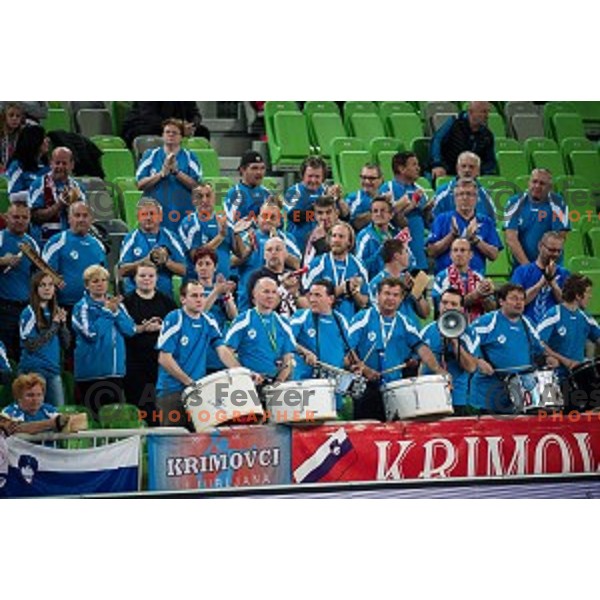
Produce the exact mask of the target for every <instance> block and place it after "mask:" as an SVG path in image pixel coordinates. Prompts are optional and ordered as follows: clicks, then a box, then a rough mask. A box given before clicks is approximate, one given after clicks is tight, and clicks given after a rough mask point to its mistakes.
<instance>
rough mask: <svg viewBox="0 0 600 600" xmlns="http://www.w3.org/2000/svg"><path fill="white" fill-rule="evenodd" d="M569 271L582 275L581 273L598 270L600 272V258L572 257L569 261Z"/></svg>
mask: <svg viewBox="0 0 600 600" xmlns="http://www.w3.org/2000/svg"><path fill="white" fill-rule="evenodd" d="M569 235H570V234H569ZM567 269H568V270H569V271H571V273H580V272H581V271H590V270H597V269H598V270H600V257H598V256H586V255H581V256H572V257H571V258H570V259H569V260H568V261H567Z"/></svg>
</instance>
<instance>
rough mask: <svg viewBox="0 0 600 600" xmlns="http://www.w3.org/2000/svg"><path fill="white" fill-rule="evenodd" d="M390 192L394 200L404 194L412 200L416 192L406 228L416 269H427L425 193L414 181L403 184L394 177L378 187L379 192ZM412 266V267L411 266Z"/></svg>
mask: <svg viewBox="0 0 600 600" xmlns="http://www.w3.org/2000/svg"><path fill="white" fill-rule="evenodd" d="M390 192H391V194H392V197H393V200H394V202H396V201H397V200H400V198H402V196H404V195H405V194H407V195H408V197H409V198H410V199H411V200H412V199H413V198H414V197H415V193H417V194H418V199H419V201H418V202H417V206H416V208H414V209H413V210H411V211H410V212H407V213H406V220H407V221H408V228H409V229H410V235H411V238H412V239H411V241H410V242H409V248H410V251H411V252H412V254H413V256H414V259H415V266H414V268H416V269H421V270H422V271H427V269H428V268H429V262H428V261H427V255H426V254H425V218H424V209H425V205H426V204H427V194H426V193H425V190H424V189H423V188H422V187H421V186H420V185H418V184H416V183H411V184H405V183H402V182H400V181H397V180H396V179H393V180H392V181H386V182H385V183H384V184H383V185H382V186H381V187H380V188H379V193H380V194H389V193H390ZM411 268H412V267H411Z"/></svg>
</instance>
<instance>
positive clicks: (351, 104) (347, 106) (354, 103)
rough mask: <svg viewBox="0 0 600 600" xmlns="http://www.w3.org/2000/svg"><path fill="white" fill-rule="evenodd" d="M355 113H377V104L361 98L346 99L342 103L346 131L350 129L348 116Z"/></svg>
mask: <svg viewBox="0 0 600 600" xmlns="http://www.w3.org/2000/svg"><path fill="white" fill-rule="evenodd" d="M356 113H369V114H374V113H375V114H376V113H377V105H376V104H375V102H369V101H362V100H348V102H345V103H344V125H345V126H346V131H350V117H351V116H352V115H354V114H356Z"/></svg>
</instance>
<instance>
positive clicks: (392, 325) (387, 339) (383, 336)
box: [379, 314, 398, 350]
mask: <svg viewBox="0 0 600 600" xmlns="http://www.w3.org/2000/svg"><path fill="white" fill-rule="evenodd" d="M397 318H398V315H397V314H395V315H394V320H393V321H392V322H391V323H390V329H389V331H388V334H387V335H386V334H385V328H386V323H385V320H384V318H383V317H382V316H381V314H380V315H379V326H380V327H381V339H382V341H383V348H384V350H385V347H386V346H387V345H388V344H389V342H390V339H391V337H392V333H394V328H395V327H396V319H397Z"/></svg>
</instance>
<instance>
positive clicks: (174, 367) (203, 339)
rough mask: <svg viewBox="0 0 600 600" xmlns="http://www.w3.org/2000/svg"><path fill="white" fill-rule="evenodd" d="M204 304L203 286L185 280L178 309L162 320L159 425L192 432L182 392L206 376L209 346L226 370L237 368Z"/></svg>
mask: <svg viewBox="0 0 600 600" xmlns="http://www.w3.org/2000/svg"><path fill="white" fill-rule="evenodd" d="M205 301H206V299H205V297H204V289H203V287H202V285H201V284H200V283H198V282H197V281H187V282H186V283H184V284H183V285H182V286H181V308H179V309H177V310H174V311H172V312H170V313H169V314H168V315H167V316H166V317H165V319H164V321H163V324H162V328H161V330H160V335H159V337H158V341H157V343H156V349H157V350H158V351H159V354H158V365H159V367H158V381H157V384H156V396H157V397H156V406H157V408H158V409H159V411H160V412H159V414H160V421H161V424H162V425H168V426H184V427H188V429H190V431H191V430H192V427H191V424H190V423H189V422H188V420H187V419H186V417H185V408H184V406H183V402H182V400H181V393H182V391H183V390H184V389H185V388H186V387H187V386H190V385H192V384H193V383H194V382H196V381H198V380H199V379H201V378H202V377H204V376H205V375H206V357H207V354H208V352H207V349H208V346H212V347H213V348H215V350H216V352H217V354H218V356H219V358H220V359H221V360H222V361H223V364H224V365H225V366H226V367H228V368H234V367H239V366H240V365H239V362H238V361H237V360H236V359H235V357H234V356H233V355H232V354H231V352H230V351H228V349H227V348H225V347H224V346H223V339H222V337H221V331H220V330H219V326H218V325H217V323H216V321H215V320H214V319H213V318H212V317H211V316H209V315H208V314H206V313H205V312H204V303H205Z"/></svg>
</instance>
